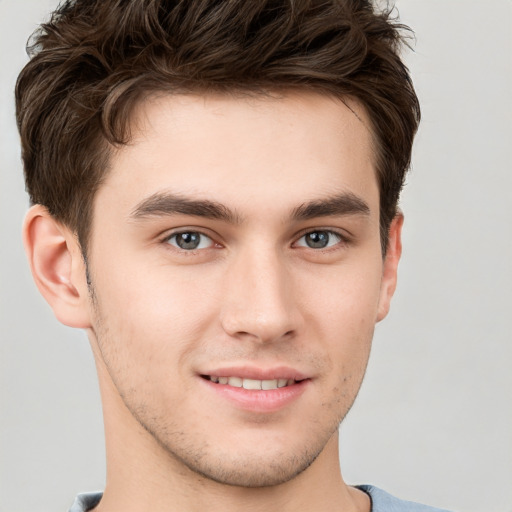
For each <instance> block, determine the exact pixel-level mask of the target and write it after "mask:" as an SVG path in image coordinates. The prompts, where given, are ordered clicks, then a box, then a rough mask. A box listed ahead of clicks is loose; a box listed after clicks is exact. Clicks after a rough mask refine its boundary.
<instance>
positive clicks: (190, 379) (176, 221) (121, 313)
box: [24, 93, 402, 512]
mask: <svg viewBox="0 0 512 512" xmlns="http://www.w3.org/2000/svg"><path fill="white" fill-rule="evenodd" d="M353 110H354V111H356V113H357V116H356V115H354V112H353ZM367 126H369V123H368V122H367V119H366V116H365V112H364V109H362V108H361V107H360V106H359V105H357V103H353V104H352V103H351V105H350V109H349V108H347V106H346V105H345V104H344V103H342V102H341V101H339V100H336V99H333V98H331V97H328V96H322V95H319V94H316V93H293V94H291V93H290V94H286V95H282V96H279V97H257V98H236V97H231V96H229V97H228V96H206V97H205V96H194V95H189V96H165V95H161V96H159V97H154V98H152V99H150V100H147V101H146V102H144V103H143V104H141V105H139V106H138V109H137V111H136V112H135V115H134V119H133V128H134V139H133V141H132V143H131V144H129V145H127V146H125V147H122V148H118V149H116V150H113V154H112V158H111V168H110V170H109V173H108V175H107V178H106V180H105V182H104V183H103V184H102V186H101V187H100V189H99V191H98V193H97V196H96V198H95V202H94V212H93V219H94V220H93V229H92V236H91V241H90V246H89V253H88V269H87V270H88V273H89V277H90V286H88V284H87V280H86V277H85V276H86V269H85V266H84V262H83V259H82V257H81V254H80V248H79V246H78V244H77V242H76V238H75V237H74V235H73V233H71V232H70V231H69V230H68V229H67V228H66V227H65V226H62V225H61V224H59V223H58V222H56V221H55V220H54V219H52V218H51V216H49V215H48V213H47V212H46V210H45V209H44V208H43V207H41V206H39V205H36V206H35V207H33V208H32V209H31V210H30V212H29V214H28V215H27V219H26V222H25V228H24V240H25V246H26V248H27V253H28V255H29V261H30V263H31V267H32V271H33V274H34V277H35V280H36V283H37V284H38V286H39V288H40V290H41V292H42V293H43V295H44V296H45V297H46V299H47V300H48V302H49V303H50V305H51V306H52V308H53V310H54V312H55V314H56V316H57V318H58V319H59V320H60V321H61V322H63V323H65V324H67V325H71V326H74V327H79V328H83V329H86V330H87V332H88V335H89V339H90V342H91V346H92V349H93V352H94V356H95V360H96V365H97V370H98V375H99V382H100V389H101V393H102V401H103V407H104V417H105V432H106V445H107V485H106V488H105V494H104V498H103V499H102V501H101V503H100V505H99V506H98V507H97V510H99V511H101V512H108V511H114V510H124V511H127V512H129V511H145V510H148V511H149V510H151V511H160V510H162V511H163V510H166V511H178V510H179V511H199V510H206V509H207V510H209V511H217V510H219V511H220V510H223V511H226V510H228V511H230V510H233V511H234V510H240V508H241V507H244V508H250V509H251V510H255V511H259V510H261V511H267V512H268V511H273V510H276V511H277V510H279V511H288V510H294V511H295V510H297V508H298V507H300V510H305V511H314V510H323V511H331V510H332V511H335V510H336V511H339V510H347V511H355V510H358V511H368V510H370V502H369V499H368V497H367V496H366V495H365V494H364V493H362V492H361V491H358V490H356V489H354V488H352V487H349V486H347V485H346V484H345V483H344V481H343V479H342V476H341V473H340V468H339V462H338V426H339V423H340V422H341V420H342V419H343V418H344V416H345V415H346V413H347V412H348V410H349V409H350V407H351V405H352V403H353V401H354V399H355V397H356V395H357V392H358V390H359V387H360V385H361V382H362V379H363V376H364V372H365V368H366V364H367V361H368V356H369V352H370V346H371V340H372V336H373V330H374V326H375V323H376V322H378V321H379V320H381V319H382V318H384V317H385V316H386V314H387V312H388V309H389V302H390V299H391V296H392V295H393V292H394V290H395V285H396V270H397V265H398V260H399V257H400V252H401V243H400V230H401V225H402V217H401V216H397V217H396V218H395V220H394V221H393V223H392V226H391V230H390V239H389V245H388V251H387V253H386V256H385V257H383V255H382V253H381V246H380V239H379V191H378V186H377V180H376V174H375V168H374V163H373V153H372V148H371V134H370V132H369V131H368V129H367ZM155 197H157V198H160V199H161V198H162V197H163V198H164V199H163V203H162V202H161V203H159V204H160V207H159V208H155ZM333 197H336V198H337V201H338V202H337V205H338V207H337V209H336V211H335V212H333V211H331V212H330V213H328V214H326V212H325V211H324V210H325V204H326V202H328V201H329V200H330V199H331V200H332V198H333ZM340 197H341V199H342V203H343V205H344V208H345V211H344V210H343V208H341V209H340V204H339V199H340ZM183 198H186V199H187V201H189V202H190V201H196V203H197V201H204V200H209V201H212V202H214V203H215V206H217V207H218V206H219V205H221V206H220V208H221V211H222V212H224V213H225V212H229V215H220V217H217V218H210V217H208V216H205V215H204V214H205V211H204V209H203V210H201V211H199V210H198V209H197V204H196V203H194V204H193V205H192V206H191V207H190V208H189V206H190V204H189V203H187V205H189V206H187V208H188V210H187V212H186V213H183V208H182V207H181V206H180V208H181V210H182V211H181V213H176V212H173V211H172V208H171V206H172V207H173V208H174V207H175V206H176V199H179V200H180V201H182V200H183ZM347 198H349V201H348V202H349V203H350V204H349V210H350V211H349V212H348V213H347V211H346V207H347ZM354 199H355V200H356V201H358V204H359V206H361V205H364V206H365V207H366V209H365V208H363V209H360V210H357V208H356V209H355V210H354V208H353V206H354V204H353V202H354V201H353V200H354ZM173 201H174V202H173ZM343 201H345V202H343ZM351 201H352V202H351ZM178 202H179V201H178ZM310 203H314V204H315V205H316V206H317V207H318V208H317V209H316V210H315V212H316V213H315V212H313V213H311V211H312V210H311V209H310V215H309V216H304V215H302V216H300V215H297V212H298V211H299V212H300V211H301V207H302V211H303V210H304V205H306V204H310ZM331 203H332V201H331ZM162 204H165V207H161V205H162ZM180 204H181V203H180ZM201 204H202V203H201ZM322 205H323V207H324V210H322ZM343 205H342V206H343ZM144 208H146V210H145V209H144ZM155 210H158V211H155ZM356 210H357V211H356ZM217 213H218V212H217ZM185 232H186V233H188V235H185V237H186V236H189V237H190V236H196V237H199V240H200V245H199V246H198V248H196V249H193V250H190V249H188V248H185V249H184V248H183V244H182V241H183V238H180V236H176V234H177V233H178V234H179V233H181V234H182V235H181V236H182V237H183V233H185ZM198 233H200V235H199V234H198ZM308 233H313V234H312V235H309V236H306V235H307V234H308ZM318 236H323V237H324V240H325V239H327V240H328V244H327V246H326V247H319V246H314V247H311V241H312V240H317V239H316V238H315V237H317V238H318ZM180 244H181V245H182V247H181V248H180ZM308 244H310V245H308ZM187 247H189V246H187ZM234 367H236V368H237V369H236V370H228V373H229V371H233V374H236V372H239V373H240V372H242V373H243V372H244V371H247V369H248V368H249V369H250V371H266V370H269V369H270V370H272V371H274V370H275V369H276V368H282V367H286V368H288V369H290V368H291V369H292V371H294V372H297V374H299V373H300V376H301V377H303V378H304V379H305V381H304V382H305V384H304V383H303V389H302V388H301V389H302V391H301V392H300V393H299V394H298V395H297V396H296V397H295V398H294V399H293V400H291V401H290V402H289V403H286V404H285V405H283V406H280V407H278V408H277V409H276V410H271V411H267V410H265V411H261V410H255V409H254V407H249V408H244V407H242V406H241V405H240V404H239V403H237V402H233V401H231V400H229V399H227V398H226V397H225V396H224V395H222V394H219V393H217V391H216V390H218V388H215V389H214V386H215V385H214V384H212V383H207V381H206V380H205V379H204V378H202V377H201V375H204V374H208V375H209V374H213V373H214V372H218V371H219V369H221V368H224V369H225V368H228V369H231V368H234ZM240 368H241V369H240Z"/></svg>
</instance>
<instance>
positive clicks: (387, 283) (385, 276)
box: [377, 213, 404, 322]
mask: <svg viewBox="0 0 512 512" xmlns="http://www.w3.org/2000/svg"><path fill="white" fill-rule="evenodd" d="M403 223H404V216H403V215H402V213H398V214H397V215H396V216H395V218H394V219H393V221H392V222H391V226H390V228H389V238H388V247H387V252H386V257H385V258H384V266H383V270H382V281H381V288H380V299H379V309H378V313H377V322H380V321H381V320H383V319H384V318H385V317H386V315H387V314H388V312H389V306H390V304H391V298H392V297H393V294H394V293H395V289H396V282H397V270H398V262H399V261H400V256H401V255H402V226H403Z"/></svg>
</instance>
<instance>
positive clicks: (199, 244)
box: [165, 231, 214, 251]
mask: <svg viewBox="0 0 512 512" xmlns="http://www.w3.org/2000/svg"><path fill="white" fill-rule="evenodd" d="M165 241H166V242H167V243H168V244H170V245H173V246H174V247H177V248H178V249H181V250H183V251H194V250H197V249H208V248H209V247H212V246H213V245H214V242H213V240H212V239H211V238H210V237H209V236H206V235H204V234H203V233H199V232H198V231H182V232H180V233H174V234H173V235H171V236H169V237H168V238H166V240H165Z"/></svg>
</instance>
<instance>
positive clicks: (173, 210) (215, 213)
mask: <svg viewBox="0 0 512 512" xmlns="http://www.w3.org/2000/svg"><path fill="white" fill-rule="evenodd" d="M176 214H181V215H192V216H195V217H205V218H208V219H216V220H222V221H225V222H229V223H231V224H238V223H240V217H239V216H238V214H237V213H236V212H234V211H232V210H230V209H229V208H227V207H226V206H224V205H223V204H220V203H217V202H215V201H211V200H209V199H191V198H188V197H185V196H182V195H178V194H172V193H168V192H157V193H156V194H153V195H151V196H149V197H148V198H146V199H144V200H143V201H141V202H140V203H139V204H138V205H137V206H136V207H135V208H134V209H133V211H132V212H131V214H130V218H132V219H134V220H139V219H144V218H147V217H158V216H165V215H176Z"/></svg>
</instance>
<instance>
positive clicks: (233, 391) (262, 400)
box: [200, 377, 311, 412]
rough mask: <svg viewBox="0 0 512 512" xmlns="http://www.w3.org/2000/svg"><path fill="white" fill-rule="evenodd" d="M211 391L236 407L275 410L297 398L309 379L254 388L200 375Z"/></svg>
mask: <svg viewBox="0 0 512 512" xmlns="http://www.w3.org/2000/svg"><path fill="white" fill-rule="evenodd" d="M200 378H201V380H202V381H203V383H204V384H205V385H206V386H208V388H209V389H211V390H212V391H213V392H215V393H217V395H220V396H221V397H223V398H225V399H227V400H229V401H230V402H231V403H233V404H234V405H235V406H236V407H238V408H240V409H243V410H246V411H252V412H276V411H279V410H280V409H283V408H284V407H286V406H287V405H289V404H291V403H292V402H294V401H295V400H297V399H298V398H299V397H300V396H301V395H302V393H304V391H305V390H306V387H307V386H308V384H309V383H310V382H311V381H310V380H309V379H305V380H302V381H300V382H296V383H295V384H292V385H291V386H285V387H283V388H277V389H268V390H254V389H245V388H236V387H233V386H229V385H227V384H217V383H215V382H212V381H211V380H206V379H204V378H202V377H200Z"/></svg>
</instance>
